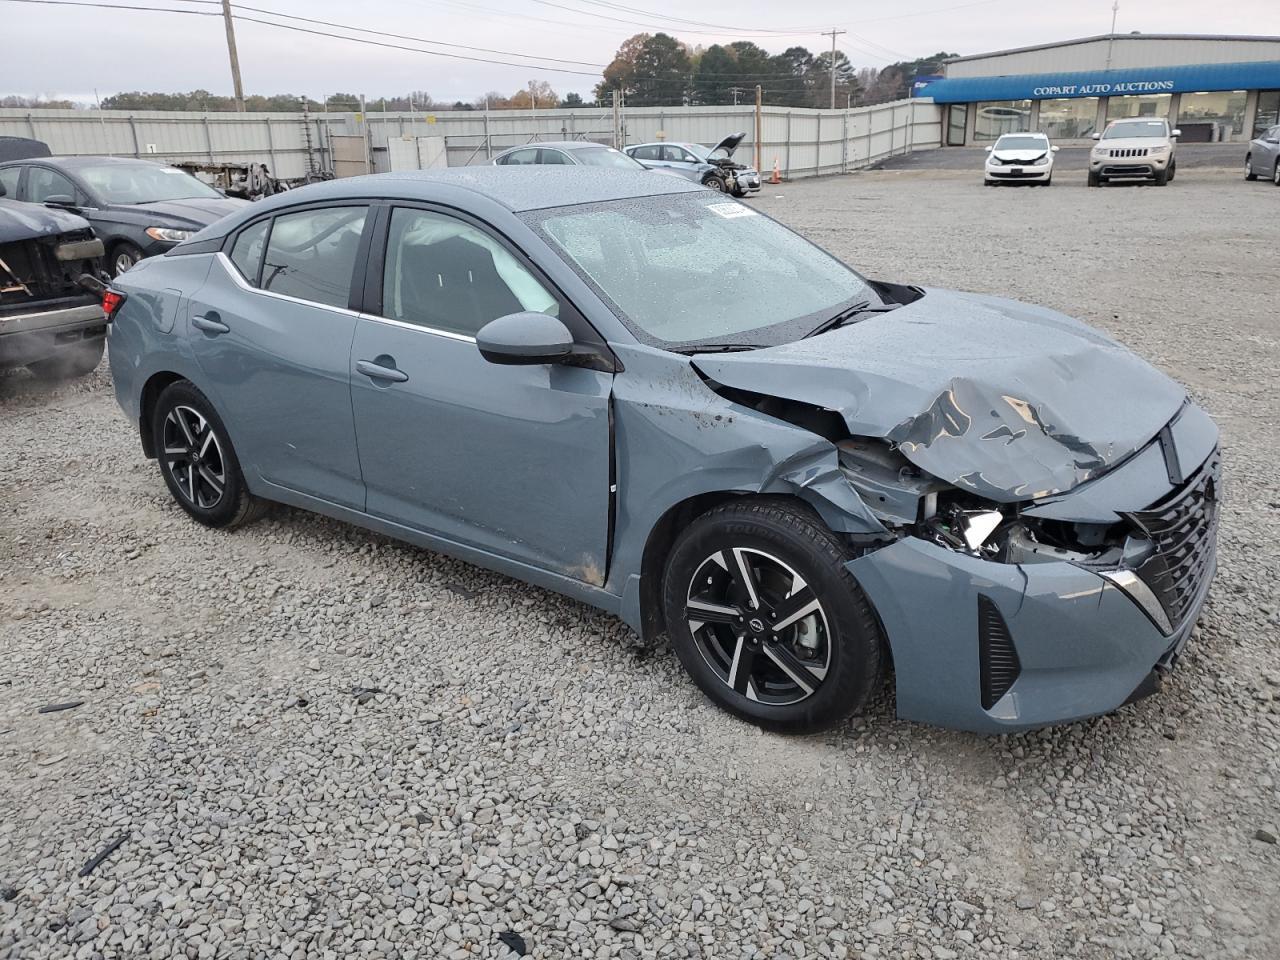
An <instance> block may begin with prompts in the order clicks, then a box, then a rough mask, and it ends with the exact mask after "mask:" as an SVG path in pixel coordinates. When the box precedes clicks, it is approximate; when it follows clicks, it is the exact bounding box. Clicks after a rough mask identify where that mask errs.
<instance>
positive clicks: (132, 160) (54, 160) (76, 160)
mask: <svg viewBox="0 0 1280 960" xmlns="http://www.w3.org/2000/svg"><path fill="white" fill-rule="evenodd" d="M7 162H9V163H43V164H45V165H47V166H51V167H59V168H60V169H63V170H68V171H74V170H82V169H84V168H85V167H99V166H104V165H108V164H110V165H115V166H120V167H137V166H142V165H145V166H148V167H165V166H168V164H165V163H156V162H155V161H154V160H143V159H142V158H141V157H96V156H76V157H68V156H56V155H55V156H52V157H29V158H27V159H25V160H10V161H7Z"/></svg>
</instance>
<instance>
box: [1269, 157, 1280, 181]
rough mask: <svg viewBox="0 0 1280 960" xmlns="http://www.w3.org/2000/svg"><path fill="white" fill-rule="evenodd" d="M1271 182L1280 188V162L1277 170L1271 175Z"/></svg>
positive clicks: (1277, 163)
mask: <svg viewBox="0 0 1280 960" xmlns="http://www.w3.org/2000/svg"><path fill="white" fill-rule="evenodd" d="M1271 182H1272V183H1274V184H1275V185H1276V186H1277V187H1280V160H1277V161H1276V168H1275V170H1273V171H1272V173H1271Z"/></svg>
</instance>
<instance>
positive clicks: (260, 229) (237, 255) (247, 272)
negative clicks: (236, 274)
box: [231, 220, 271, 286]
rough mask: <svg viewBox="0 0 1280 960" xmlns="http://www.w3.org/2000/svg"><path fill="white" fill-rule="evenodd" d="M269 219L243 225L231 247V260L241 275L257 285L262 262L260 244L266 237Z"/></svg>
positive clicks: (269, 223) (269, 224)
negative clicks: (259, 267)
mask: <svg viewBox="0 0 1280 960" xmlns="http://www.w3.org/2000/svg"><path fill="white" fill-rule="evenodd" d="M270 226H271V221H270V220H259V221H258V222H257V223H255V224H251V225H250V226H247V227H245V228H244V229H243V230H241V231H240V236H238V237H236V242H235V244H234V245H233V246H232V248H231V262H232V263H234V264H235V265H236V269H237V270H239V271H240V273H241V275H242V276H243V277H244V278H245V279H246V280H248V281H249V282H250V283H251V284H253V285H254V286H257V285H258V266H259V264H261V263H262V245H263V243H264V242H265V241H266V239H267V228H268V227H270Z"/></svg>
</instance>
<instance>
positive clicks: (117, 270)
mask: <svg viewBox="0 0 1280 960" xmlns="http://www.w3.org/2000/svg"><path fill="white" fill-rule="evenodd" d="M141 259H142V251H141V250H139V249H138V248H137V247H135V246H134V245H133V244H132V243H129V242H128V241H127V240H123V241H121V242H120V243H117V244H116V245H115V246H114V247H112V248H111V275H112V276H113V277H118V276H120V274H122V273H124V272H125V271H126V270H128V269H129V268H130V267H132V266H133V265H134V264H135V263H137V262H138V261H139V260H141Z"/></svg>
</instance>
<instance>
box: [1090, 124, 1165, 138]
mask: <svg viewBox="0 0 1280 960" xmlns="http://www.w3.org/2000/svg"><path fill="white" fill-rule="evenodd" d="M1168 135H1169V128H1168V127H1166V126H1165V123H1164V121H1163V120H1126V121H1125V122H1124V123H1113V124H1112V125H1111V126H1109V127H1107V132H1106V133H1104V134H1103V135H1102V139H1103V140H1127V139H1129V138H1130V137H1159V138H1160V139H1164V138H1165V137H1167V136H1168Z"/></svg>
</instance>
